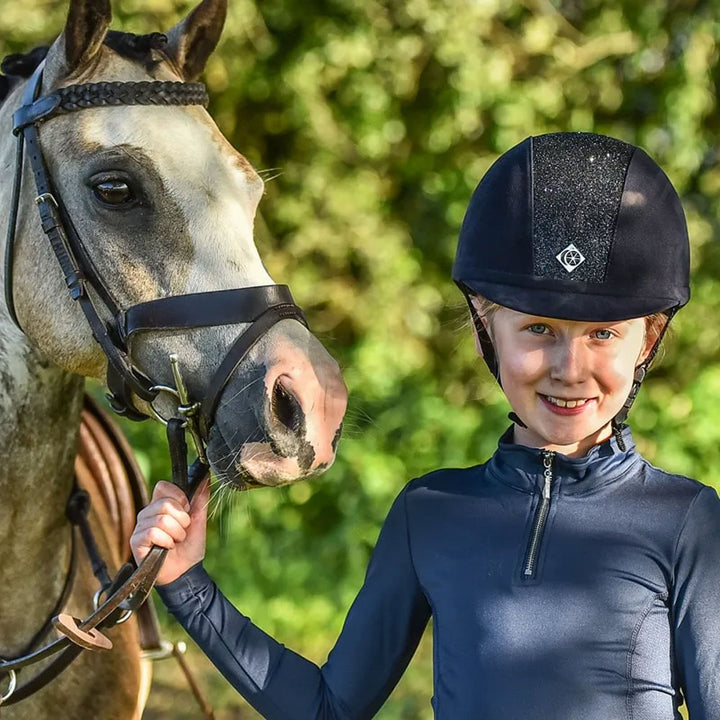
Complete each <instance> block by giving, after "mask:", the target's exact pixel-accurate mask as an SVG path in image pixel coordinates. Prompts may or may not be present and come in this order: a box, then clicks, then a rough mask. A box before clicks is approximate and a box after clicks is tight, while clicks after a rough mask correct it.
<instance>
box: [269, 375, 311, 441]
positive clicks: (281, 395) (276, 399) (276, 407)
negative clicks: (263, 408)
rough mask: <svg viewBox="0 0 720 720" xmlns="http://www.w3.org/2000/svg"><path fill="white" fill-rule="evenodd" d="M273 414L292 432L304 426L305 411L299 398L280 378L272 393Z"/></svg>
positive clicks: (296, 431)
mask: <svg viewBox="0 0 720 720" xmlns="http://www.w3.org/2000/svg"><path fill="white" fill-rule="evenodd" d="M272 412H273V415H274V416H275V417H276V418H277V419H278V420H279V421H280V422H281V423H282V424H283V425H284V426H285V427H286V428H287V429H288V430H290V431H291V432H292V433H295V434H297V433H298V432H300V430H301V429H302V427H303V424H304V423H303V411H302V408H301V407H300V403H299V402H298V401H297V399H296V398H295V397H294V396H293V395H292V393H290V392H289V391H288V390H286V389H285V388H284V387H283V385H282V383H281V382H280V381H279V380H278V381H277V382H276V383H275V387H274V388H273V393H272Z"/></svg>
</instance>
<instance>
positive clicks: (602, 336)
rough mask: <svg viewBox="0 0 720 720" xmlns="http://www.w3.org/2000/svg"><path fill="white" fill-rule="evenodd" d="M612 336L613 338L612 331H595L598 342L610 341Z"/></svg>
mask: <svg viewBox="0 0 720 720" xmlns="http://www.w3.org/2000/svg"><path fill="white" fill-rule="evenodd" d="M612 336H613V334H612V331H610V330H605V329H604V328H602V329H600V330H596V331H595V337H596V338H597V339H598V340H610V338H612Z"/></svg>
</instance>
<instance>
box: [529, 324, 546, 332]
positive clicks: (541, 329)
mask: <svg viewBox="0 0 720 720" xmlns="http://www.w3.org/2000/svg"><path fill="white" fill-rule="evenodd" d="M528 330H529V331H530V332H531V333H533V334H535V335H544V334H545V333H546V332H547V330H548V327H547V325H543V324H542V323H533V324H532V325H530V326H529V327H528Z"/></svg>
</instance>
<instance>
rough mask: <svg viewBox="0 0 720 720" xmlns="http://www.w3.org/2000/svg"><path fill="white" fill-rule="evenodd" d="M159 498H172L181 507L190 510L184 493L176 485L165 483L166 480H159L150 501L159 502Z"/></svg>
mask: <svg viewBox="0 0 720 720" xmlns="http://www.w3.org/2000/svg"><path fill="white" fill-rule="evenodd" d="M161 498H172V499H173V500H176V501H177V502H178V503H179V504H180V506H181V507H184V508H185V509H187V510H189V509H190V503H188V499H187V498H186V497H185V493H184V492H183V491H182V490H181V489H180V488H179V487H178V486H177V485H174V484H173V483H171V482H167V481H166V480H160V482H158V483H157V485H155V488H154V489H153V494H152V499H153V500H159V499H161Z"/></svg>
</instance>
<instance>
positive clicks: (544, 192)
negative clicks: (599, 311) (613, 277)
mask: <svg viewBox="0 0 720 720" xmlns="http://www.w3.org/2000/svg"><path fill="white" fill-rule="evenodd" d="M634 152H635V148H634V147H633V146H632V145H628V144H627V143H624V142H622V141H620V140H615V139H614V138H609V137H604V136H599V135H594V134H590V133H573V134H566V133H553V134H549V135H542V136H539V137H533V138H532V171H533V179H532V180H533V182H532V194H533V223H532V227H533V238H532V246H533V274H534V275H536V276H538V277H544V278H552V279H555V280H575V281H582V282H591V283H602V282H604V280H605V275H606V270H607V266H608V260H609V257H610V250H611V248H612V243H613V238H614V235H615V227H616V224H617V218H618V213H619V211H620V203H621V200H622V195H623V188H624V185H625V177H626V174H627V170H628V167H629V165H630V160H631V159H632V156H633V153H634Z"/></svg>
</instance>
